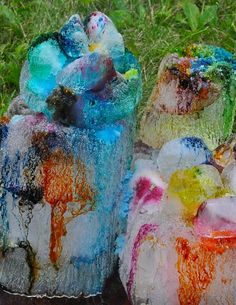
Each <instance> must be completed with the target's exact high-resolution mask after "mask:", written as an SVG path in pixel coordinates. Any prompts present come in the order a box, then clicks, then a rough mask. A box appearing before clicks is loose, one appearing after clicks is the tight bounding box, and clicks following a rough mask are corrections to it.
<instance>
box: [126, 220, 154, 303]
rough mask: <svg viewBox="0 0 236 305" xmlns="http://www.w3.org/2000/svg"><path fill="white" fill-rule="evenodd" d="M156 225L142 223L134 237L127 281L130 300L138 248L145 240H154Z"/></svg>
mask: <svg viewBox="0 0 236 305" xmlns="http://www.w3.org/2000/svg"><path fill="white" fill-rule="evenodd" d="M157 229H158V226H157V225H155V224H144V225H143V226H142V227H141V228H140V230H139V232H138V235H137V236H136V238H135V241H134V245H133V249H132V259H131V269H130V273H129V280H128V283H127V292H128V297H129V299H130V300H131V291H132V288H133V285H134V281H135V276H136V272H137V268H138V256H139V253H140V248H141V246H142V244H143V243H144V242H145V241H150V242H154V241H156V237H155V236H154V234H156V232H157Z"/></svg>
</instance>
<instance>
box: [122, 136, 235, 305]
mask: <svg viewBox="0 0 236 305" xmlns="http://www.w3.org/2000/svg"><path fill="white" fill-rule="evenodd" d="M193 139H194V141H193ZM183 143H184V144H183ZM186 143H189V145H187V146H186ZM225 145H227V143H225ZM175 147H176V150H174V148H175ZM219 150H220V147H219V148H217V149H216V151H214V152H211V151H210V150H209V149H208V148H207V146H206V145H205V144H204V142H203V141H202V140H200V139H198V138H191V141H189V138H180V139H176V140H172V141H170V142H168V143H167V144H166V145H164V146H163V148H162V150H161V151H160V156H158V160H159V161H158V165H159V169H160V170H161V172H160V171H159V170H158V169H157V168H156V166H155V162H154V163H150V162H149V163H148V162H146V163H145V162H141V161H139V162H138V166H137V167H136V171H135V174H134V178H133V180H134V181H133V182H132V184H131V187H132V189H133V192H134V196H133V199H132V201H131V203H130V204H131V207H130V212H129V216H128V228H127V233H126V237H125V246H124V248H123V250H122V252H121V255H120V258H121V261H120V276H121V280H122V282H123V285H124V287H125V288H126V291H127V294H128V296H129V298H130V300H131V301H132V304H134V305H135V304H137V305H139V304H149V305H156V304H160V305H164V304H168V305H177V304H180V305H186V304H191V305H200V304H201V305H204V304H221V305H226V304H235V303H236V293H235V285H236V264H235V263H236V193H235V188H233V187H232V185H234V183H235V181H234V180H235V178H234V175H233V174H231V173H232V172H233V171H235V161H234V159H232V158H231V155H230V154H228V157H229V158H231V159H229V160H228V162H225V161H226V158H225V155H224V154H223V155H222V158H221V157H220V155H219V154H217V153H216V152H217V151H218V152H219ZM174 151H175V158H176V160H177V161H178V162H177V161H176V162H174ZM183 156H186V158H184V157H183ZM214 156H215V157H217V159H214ZM165 157H166V158H165ZM182 157H183V158H182ZM206 161H207V163H208V164H205V163H206ZM216 161H218V163H219V162H221V164H223V161H224V162H225V163H229V164H228V165H227V166H226V167H225V169H224V170H223V173H222V174H221V171H222V167H219V166H218V164H217V162H216ZM151 164H152V165H151ZM160 165H161V166H160ZM168 165H169V167H168ZM213 165H214V166H213ZM215 166H216V167H215ZM228 167H230V169H227V168H228ZM224 171H225V172H224ZM229 172H230V174H228V173H229ZM166 176H167V177H168V176H170V178H168V179H166V182H164V181H163V180H162V179H163V178H162V177H166ZM226 177H227V179H226ZM157 189H158V190H159V194H160V196H156V190H157ZM149 198H151V202H152V204H151V205H150V204H147V205H145V203H147V202H148V201H149ZM144 206H145V208H144Z"/></svg>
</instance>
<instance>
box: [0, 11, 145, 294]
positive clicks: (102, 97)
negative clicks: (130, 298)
mask: <svg viewBox="0 0 236 305" xmlns="http://www.w3.org/2000/svg"><path fill="white" fill-rule="evenodd" d="M77 31H79V32H80V34H81V33H82V34H83V35H85V33H83V32H82V24H81V22H80V19H79V17H78V16H77V15H76V18H72V19H70V21H69V23H67V24H66V25H65V26H64V28H63V29H62V30H61V32H60V35H61V36H60V39H58V34H53V35H51V34H50V35H43V36H42V37H41V38H40V39H37V40H36V42H35V43H33V45H32V46H31V48H30V52H29V56H28V61H27V62H26V63H25V65H24V67H23V71H22V75H21V86H20V87H21V95H20V96H19V97H18V98H17V99H15V100H14V104H13V105H12V106H11V109H10V111H9V112H8V113H7V114H8V118H5V120H3V121H2V122H0V149H1V150H0V253H1V255H0V285H1V286H3V287H4V288H5V289H7V290H8V291H11V292H15V293H20V294H27V295H34V296H37V295H40V296H41V295H47V296H52V297H53V296H63V295H65V296H68V297H71V296H76V297H77V296H80V295H82V296H90V295H96V294H99V293H101V292H102V290H103V287H104V284H105V281H106V279H107V278H108V277H109V276H110V275H111V274H112V272H113V271H114V267H115V265H116V264H117V254H116V238H117V236H118V235H120V234H121V233H122V232H123V231H124V229H125V224H126V218H125V213H124V211H123V210H122V208H121V206H122V202H123V201H124V202H126V201H127V198H128V197H129V191H128V190H127V188H126V185H127V184H128V179H129V168H130V163H131V158H132V152H133V138H134V132H135V118H134V111H135V107H136V106H137V104H138V102H139V99H140V95H141V72H140V67H139V65H138V62H137V60H136V59H135V57H134V56H133V55H132V54H131V53H129V52H128V51H126V52H125V54H124V55H123V57H124V58H123V63H124V71H123V72H122V73H123V74H120V73H119V72H118V71H116V70H115V68H114V65H113V61H112V59H111V58H110V57H108V56H107V54H105V53H97V52H89V51H88V52H89V53H86V54H82V55H81V57H79V58H76V56H77V55H78V54H79V55H80V54H81V53H84V52H85V51H86V46H84V48H82V46H81V43H82V42H83V40H81V39H80V38H81V37H80V36H78V35H75V33H76V32H77ZM67 34H68V37H67V36H66V35H67ZM82 34H81V35H82ZM106 37H107V39H108V38H109V35H108V33H107V36H106ZM83 38H84V37H83ZM73 39H74V40H73ZM62 40H63V41H62ZM84 40H85V42H86V39H84ZM62 43H63V45H62ZM86 43H87V42H86ZM70 47H71V48H70ZM81 50H83V52H82V51H81ZM80 51H81V53H80ZM76 54H77V55H76ZM64 58H66V61H65V60H64ZM94 59H96V60H94ZM38 60H40V61H39V62H38ZM33 85H34V86H33ZM44 85H47V86H44ZM34 88H36V89H37V90H34ZM78 88H79V89H78ZM77 89H78V90H77ZM17 103H19V105H17ZM27 107H28V108H27Z"/></svg>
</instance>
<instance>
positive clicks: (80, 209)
mask: <svg viewBox="0 0 236 305" xmlns="http://www.w3.org/2000/svg"><path fill="white" fill-rule="evenodd" d="M42 180H43V181H42V184H43V188H44V198H45V200H46V201H47V202H48V203H49V204H50V205H51V207H52V214H51V238H50V259H51V262H52V263H54V264H56V263H57V261H58V259H59V257H60V255H61V252H62V242H61V238H62V236H65V235H66V226H65V225H66V223H65V213H66V212H67V210H68V207H67V203H69V202H70V203H73V204H72V205H73V212H71V215H72V216H71V217H70V220H71V219H72V218H74V217H76V216H79V215H81V214H83V213H85V212H87V211H89V210H91V209H92V207H93V205H94V199H93V198H94V194H93V192H92V190H91V187H90V186H89V184H88V182H87V180H86V169H85V166H84V165H83V164H82V162H80V161H79V160H78V161H75V160H74V158H73V156H72V155H69V156H66V155H65V154H64V153H63V152H62V151H61V150H57V151H55V152H54V153H53V154H51V155H50V157H49V158H48V159H47V160H46V161H45V162H44V164H43V166H42ZM67 223H68V221H67Z"/></svg>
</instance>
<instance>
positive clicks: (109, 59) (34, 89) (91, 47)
mask: <svg viewBox="0 0 236 305" xmlns="http://www.w3.org/2000/svg"><path fill="white" fill-rule="evenodd" d="M84 23H85V29H84V25H83V21H82V20H81V18H80V17H79V15H73V16H72V17H71V18H70V19H69V20H68V21H67V22H66V23H65V25H64V26H63V27H62V28H61V30H60V32H59V33H48V34H42V35H41V36H39V37H37V38H36V39H35V40H34V41H33V42H32V44H31V47H30V49H29V52H28V60H27V61H26V62H25V64H24V66H23V68H22V71H21V77H20V94H21V97H22V99H23V100H24V101H25V103H26V104H27V106H28V107H29V108H30V109H31V110H32V111H34V112H42V113H44V114H45V115H46V116H47V118H48V119H49V120H51V121H52V120H56V121H58V122H60V123H62V124H64V125H65V126H69V125H74V126H76V127H80V128H85V127H88V128H95V127H96V126H100V125H101V124H106V123H113V122H115V121H117V120H120V119H123V118H124V117H127V116H129V115H130V114H131V113H132V112H133V110H134V108H135V107H136V106H137V103H138V101H139V100H140V98H141V69H140V66H139V64H138V62H137V60H136V58H135V57H134V56H133V55H132V54H131V53H130V52H129V51H128V50H125V48H124V42H123V38H122V36H121V34H119V32H118V31H117V29H116V28H115V26H114V24H113V23H112V21H111V20H110V19H109V18H108V17H107V16H106V15H104V14H103V13H101V12H96V13H92V14H91V15H90V16H89V17H87V18H86V20H85V22H84ZM85 30H86V32H85Z"/></svg>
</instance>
